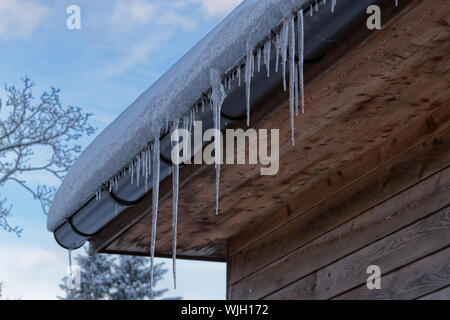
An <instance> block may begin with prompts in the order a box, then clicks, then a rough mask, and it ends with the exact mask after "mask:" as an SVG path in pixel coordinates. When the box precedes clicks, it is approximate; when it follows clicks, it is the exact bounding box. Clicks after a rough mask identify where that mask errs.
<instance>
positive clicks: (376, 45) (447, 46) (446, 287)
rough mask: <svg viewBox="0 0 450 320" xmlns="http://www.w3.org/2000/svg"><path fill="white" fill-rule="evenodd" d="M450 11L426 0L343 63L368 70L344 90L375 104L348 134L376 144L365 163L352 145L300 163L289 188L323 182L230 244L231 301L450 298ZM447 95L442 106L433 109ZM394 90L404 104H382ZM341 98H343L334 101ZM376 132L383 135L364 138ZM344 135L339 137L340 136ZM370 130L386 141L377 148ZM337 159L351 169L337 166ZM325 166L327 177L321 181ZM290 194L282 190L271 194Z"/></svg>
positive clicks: (310, 93) (320, 86) (359, 108)
mask: <svg viewBox="0 0 450 320" xmlns="http://www.w3.org/2000/svg"><path fill="white" fill-rule="evenodd" d="M448 4H449V1H448V0H446V1H436V2H429V1H417V2H416V3H415V5H414V6H413V7H412V8H411V9H410V10H409V11H407V12H405V13H404V14H403V15H402V16H401V17H400V18H399V19H397V20H396V21H394V22H393V23H392V24H390V25H389V26H388V27H386V28H384V29H383V30H382V31H380V32H379V33H376V34H375V35H374V36H373V37H371V39H369V40H368V41H367V42H366V43H365V44H363V45H362V46H361V47H360V48H359V49H356V50H354V51H353V52H352V53H350V54H349V55H347V57H346V58H345V59H343V60H341V61H340V62H338V63H337V65H338V66H343V68H344V67H345V68H348V69H351V68H354V69H355V70H357V73H358V74H359V75H360V81H357V80H351V79H349V77H348V74H347V73H345V72H341V73H340V74H341V75H342V76H341V78H339V79H338V80H336V81H335V82H340V83H341V87H343V88H346V89H348V90H349V91H350V92H351V93H353V95H355V94H357V93H358V92H359V91H358V89H361V87H362V86H364V93H365V94H366V95H367V96H368V97H369V98H368V99H367V100H365V101H363V102H362V103H361V104H360V105H358V104H356V105H355V104H351V106H350V107H351V108H353V109H354V110H355V111H354V112H355V114H356V113H358V112H359V113H364V117H365V119H366V120H367V122H364V124H361V125H359V126H358V125H355V126H354V127H353V128H352V125H350V124H349V123H348V122H342V123H340V124H341V125H342V126H341V131H342V132H345V131H346V130H347V131H349V130H350V131H351V130H353V131H352V138H353V140H352V141H353V143H354V145H353V148H354V149H355V150H360V149H362V148H363V147H366V146H367V145H368V143H371V142H374V141H375V143H374V144H373V145H371V146H370V148H367V149H366V150H364V152H361V154H360V155H359V156H358V157H357V158H356V159H355V158H352V159H351V158H350V157H349V154H350V151H351V150H352V149H348V150H347V151H345V150H344V145H343V144H344V142H343V143H342V147H341V149H342V150H344V151H342V150H341V149H339V148H337V147H336V148H335V149H333V150H332V152H330V153H329V154H328V156H327V157H323V158H321V159H318V160H317V161H316V162H314V163H312V162H311V163H308V162H306V160H305V159H306V156H305V159H303V160H302V161H297V162H295V163H296V166H297V169H296V170H293V169H292V170H291V171H292V172H293V175H292V176H291V177H290V179H289V180H288V179H285V181H283V183H284V184H285V185H293V184H295V183H296V179H297V180H298V179H300V177H301V175H302V174H309V176H310V178H309V180H308V181H313V183H311V184H304V187H303V188H302V189H300V190H297V191H296V193H295V194H292V195H290V197H289V199H288V200H287V201H284V204H283V205H281V206H280V207H279V208H278V209H277V210H274V211H273V212H272V214H271V215H268V216H266V218H265V219H264V220H263V221H261V222H259V223H256V224H255V225H253V226H252V227H250V228H247V230H244V231H242V232H240V233H239V234H237V235H235V236H233V237H231V238H230V239H229V240H228V275H227V282H228V283H227V290H228V291H227V297H228V298H229V299H450V121H449V116H450V99H449V92H450V91H449V90H450V6H448ZM391 45H393V46H395V50H394V49H393V48H392V46H391ZM441 49H442V50H444V51H445V53H444V51H442V52H441ZM358 53H364V56H365V57H368V58H367V59H364V58H360V57H358ZM372 55H379V56H378V58H373V56H372ZM353 58H355V59H353ZM426 65H428V67H425V66H426ZM436 72H438V73H439V76H437V73H436ZM349 73H350V72H349ZM330 74H331V73H330V72H328V73H326V74H325V75H324V76H323V77H322V78H321V80H320V81H318V82H317V83H315V84H313V85H312V86H310V87H309V88H308V90H306V98H307V99H306V100H307V101H308V104H309V105H313V104H314V101H315V100H317V99H318V97H320V93H321V92H323V91H325V90H326V88H328V87H331V86H332V85H333V82H332V80H329V79H327V78H328V77H330ZM365 75H367V76H369V78H364V77H365ZM330 79H331V78H330ZM394 86H396V87H395V88H394ZM414 88H415V89H414ZM439 88H441V89H439ZM442 90H444V91H442ZM442 92H445V93H444V95H443V96H440V98H439V99H441V100H440V101H441V102H440V103H439V105H440V106H441V107H442V108H435V107H436V106H437V105H438V104H431V105H429V106H428V107H425V106H427V104H428V103H429V102H430V101H431V100H433V99H436V98H437V97H438V96H439V95H440V93H442ZM387 94H391V95H393V96H394V98H393V99H389V98H388V99H384V100H382V101H381V100H380V101H377V98H378V97H383V96H384V97H386V95H387ZM341 96H343V93H342V92H341V91H339V90H334V91H333V98H334V99H333V100H334V101H338V100H339V99H340V97H341ZM392 100H395V103H396V104H395V106H392V107H388V108H387V109H386V110H385V115H386V117H385V118H383V119H382V118H381V117H378V116H376V113H377V111H378V110H380V109H382V108H385V107H386V106H387V105H388V104H389V103H390V101H392ZM335 104H337V103H335ZM421 107H425V108H426V109H427V110H428V111H432V110H434V111H433V112H436V111H438V110H440V111H441V112H442V117H441V116H438V115H437V114H434V115H431V116H430V115H425V114H420V112H419V110H420V108H421ZM412 119H414V121H415V124H413V123H412V122H411V121H410V120H412ZM437 119H441V120H442V121H441V120H437ZM436 120H437V121H436ZM355 123H356V122H355ZM361 123H363V122H361ZM368 125H373V127H372V129H371V130H370V131H367V132H366V133H364V132H365V131H364V130H365V128H366V127H367V126H368ZM384 128H389V129H387V130H386V129H384ZM392 130H397V131H396V133H395V134H393V132H392ZM339 132H340V131H339ZM339 132H333V133H331V131H328V133H329V134H330V135H329V138H330V140H331V139H335V138H336V136H338V134H339ZM302 134H303V135H307V132H305V131H304V132H303V133H302ZM369 134H373V135H374V136H376V138H375V139H371V140H368V138H367V136H368V135H369ZM311 141H313V140H312V139H311ZM357 141H360V143H359V144H358V143H357ZM300 145H301V144H300ZM329 150H331V149H329ZM320 151H321V145H317V144H314V143H312V144H311V145H310V147H309V148H308V149H306V148H305V149H301V148H300V147H296V150H295V152H297V154H302V155H303V154H307V155H310V154H314V153H318V152H320ZM333 157H339V158H340V159H348V160H349V161H343V162H341V163H340V164H339V166H336V167H330V166H328V165H326V160H327V159H330V158H333ZM288 160H289V161H290V162H289V163H290V164H292V163H293V162H292V161H291V158H289V159H288ZM285 162H287V161H285ZM281 165H283V163H281ZM321 165H322V167H323V168H324V169H323V170H322V171H320V176H317V175H314V174H311V171H312V170H311V168H313V167H315V166H316V167H317V166H321ZM281 170H283V168H282V167H280V171H281ZM294 173H295V174H296V175H297V176H294ZM283 187H284V185H283V184H280V185H279V186H272V189H271V190H275V191H271V192H276V190H279V189H282V188H283ZM369 265H378V266H379V267H380V268H381V273H382V275H381V289H380V290H369V289H368V288H367V286H366V281H367V278H368V277H369V274H367V267H368V266H369Z"/></svg>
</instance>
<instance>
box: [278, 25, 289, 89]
mask: <svg viewBox="0 0 450 320" xmlns="http://www.w3.org/2000/svg"><path fill="white" fill-rule="evenodd" d="M280 38H281V63H282V68H283V88H284V91H286V62H287V52H288V50H287V49H288V42H289V20H286V21H285V22H284V23H283V27H282V29H281V35H280Z"/></svg>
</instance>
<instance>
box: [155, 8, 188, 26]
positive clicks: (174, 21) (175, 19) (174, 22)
mask: <svg viewBox="0 0 450 320" xmlns="http://www.w3.org/2000/svg"><path fill="white" fill-rule="evenodd" d="M158 23H159V24H162V25H168V26H181V28H183V29H184V30H192V29H194V28H195V27H196V23H195V22H194V21H193V20H191V19H189V18H187V17H184V16H182V15H180V14H178V13H175V12H173V11H167V12H166V13H164V14H162V15H161V16H160V17H159V18H158Z"/></svg>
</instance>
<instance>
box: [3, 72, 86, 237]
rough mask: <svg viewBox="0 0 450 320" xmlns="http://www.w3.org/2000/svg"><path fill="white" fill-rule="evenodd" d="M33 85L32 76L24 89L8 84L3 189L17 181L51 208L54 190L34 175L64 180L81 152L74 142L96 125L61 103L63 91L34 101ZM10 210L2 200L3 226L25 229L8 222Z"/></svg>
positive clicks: (57, 91)
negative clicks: (35, 180) (35, 181)
mask: <svg viewBox="0 0 450 320" xmlns="http://www.w3.org/2000/svg"><path fill="white" fill-rule="evenodd" d="M34 86H35V84H34V83H33V82H32V81H31V80H30V79H29V78H28V77H26V78H24V79H23V87H22V88H16V87H15V86H7V85H5V95H6V99H5V102H4V103H3V102H2V101H1V100H0V193H1V188H2V187H5V184H7V183H15V184H17V185H19V186H20V187H22V188H24V189H25V190H27V191H28V192H30V193H31V195H32V196H33V197H34V199H35V200H38V201H40V203H41V206H42V209H43V211H44V212H47V209H48V207H49V205H50V202H51V200H52V199H53V195H54V192H55V188H54V187H53V186H48V185H42V184H33V183H30V182H29V179H27V178H28V177H29V174H33V173H35V172H44V173H47V174H49V175H51V176H54V177H56V178H57V180H62V179H63V178H64V175H65V173H66V172H67V170H68V169H69V168H70V166H71V165H72V164H73V162H74V161H75V159H76V158H77V157H78V155H79V153H80V151H81V146H80V145H78V144H76V143H75V142H76V141H77V140H78V139H79V138H80V137H82V136H83V135H85V134H87V135H91V134H93V133H94V131H95V129H94V128H93V127H92V126H90V125H89V124H88V119H89V116H90V114H85V113H83V112H82V111H81V109H80V108H78V107H73V106H63V105H62V103H61V101H60V99H59V90H58V89H55V88H53V87H52V88H51V90H50V92H44V93H42V94H41V96H40V98H39V99H38V100H37V101H34V99H35V98H34V96H33V93H32V89H33V87H34ZM0 94H1V92H0ZM36 152H38V153H39V156H36ZM27 180H28V181H27ZM10 211H11V205H9V204H8V203H7V200H6V199H5V198H3V199H2V198H0V229H3V230H5V231H8V232H14V233H16V234H20V232H21V229H20V227H18V226H11V225H10V224H9V223H8V220H7V218H8V216H9V215H10Z"/></svg>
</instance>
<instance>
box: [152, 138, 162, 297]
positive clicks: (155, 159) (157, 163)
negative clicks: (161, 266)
mask: <svg viewBox="0 0 450 320" xmlns="http://www.w3.org/2000/svg"><path fill="white" fill-rule="evenodd" d="M159 149H160V145H159V139H158V138H156V139H155V142H154V144H153V154H152V156H153V199H152V200H153V204H152V231H151V244H150V257H151V258H150V290H151V299H152V300H153V299H154V295H153V272H154V260H155V243H156V225H157V222H158V198H159V174H160V158H159V156H160V150H159Z"/></svg>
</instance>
